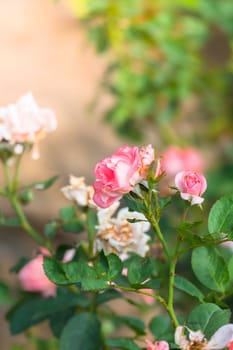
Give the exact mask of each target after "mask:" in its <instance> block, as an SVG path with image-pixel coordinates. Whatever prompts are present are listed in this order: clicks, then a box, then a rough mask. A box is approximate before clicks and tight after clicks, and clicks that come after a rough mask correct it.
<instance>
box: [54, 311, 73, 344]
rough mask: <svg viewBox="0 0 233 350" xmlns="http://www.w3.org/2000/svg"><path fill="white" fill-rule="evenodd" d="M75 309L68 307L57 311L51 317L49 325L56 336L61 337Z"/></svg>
mask: <svg viewBox="0 0 233 350" xmlns="http://www.w3.org/2000/svg"><path fill="white" fill-rule="evenodd" d="M74 314H75V311H74V310H73V309H70V308H69V309H68V308H67V309H66V310H62V311H60V312H56V313H55V314H53V315H52V316H51V317H50V318H49V325H50V328H51V330H52V332H53V334H54V335H55V336H56V337H58V338H59V337H60V336H61V333H62V331H63V329H64V327H65V325H66V324H67V322H68V321H69V319H70V318H71V317H73V316H74Z"/></svg>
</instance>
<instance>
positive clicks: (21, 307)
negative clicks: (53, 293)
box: [7, 294, 88, 334]
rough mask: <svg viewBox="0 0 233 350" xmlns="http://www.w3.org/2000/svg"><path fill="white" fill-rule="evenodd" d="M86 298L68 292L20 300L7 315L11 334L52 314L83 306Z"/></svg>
mask: <svg viewBox="0 0 233 350" xmlns="http://www.w3.org/2000/svg"><path fill="white" fill-rule="evenodd" d="M87 303H88V300H87V299H86V298H85V297H84V296H82V295H75V294H68V295H60V296H57V297H56V298H33V299H29V300H25V301H22V302H21V303H20V304H18V305H16V306H15V307H14V308H13V309H12V310H10V312H9V313H8V315H7V319H8V320H9V322H10V329H11V333H12V334H18V333H21V332H23V331H24V330H25V329H27V328H29V327H31V326H33V325H36V324H38V323H40V322H42V321H44V320H45V319H47V318H49V317H50V316H52V315H53V314H54V313H57V312H61V311H63V310H67V309H68V308H71V307H74V306H81V307H84V306H85V305H87Z"/></svg>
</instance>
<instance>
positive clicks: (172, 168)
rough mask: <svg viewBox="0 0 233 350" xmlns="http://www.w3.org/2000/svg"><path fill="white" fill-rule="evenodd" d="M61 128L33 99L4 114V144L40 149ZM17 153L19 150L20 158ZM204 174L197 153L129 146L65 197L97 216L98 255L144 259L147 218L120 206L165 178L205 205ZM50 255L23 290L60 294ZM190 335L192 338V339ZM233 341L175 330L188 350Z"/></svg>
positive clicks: (228, 334) (75, 181) (33, 264)
mask: <svg viewBox="0 0 233 350" xmlns="http://www.w3.org/2000/svg"><path fill="white" fill-rule="evenodd" d="M56 125H57V124H56V117H55V115H54V113H53V112H52V111H50V110H48V109H40V108H39V107H38V106H37V104H36V102H35V101H34V99H33V97H32V95H31V94H28V95H26V96H24V97H22V98H21V99H19V101H18V102H17V103H16V104H15V105H10V106H8V107H6V108H1V109H0V142H2V143H9V144H10V145H13V146H14V147H15V146H22V145H23V144H24V143H25V142H26V143H29V144H32V145H36V144H37V143H38V141H39V140H40V139H41V138H43V137H44V136H45V134H46V133H47V132H50V131H53V130H54V129H55V128H56ZM18 149H19V147H18ZM17 152H18V151H17V148H16V149H15V153H17ZM34 156H35V155H34ZM37 156H38V154H37ZM202 168H203V162H202V158H201V157H200V156H199V154H198V152H197V151H196V150H195V149H192V148H188V149H180V148H178V147H174V146H172V147H170V148H169V149H168V150H167V151H166V152H164V154H163V155H161V156H157V155H156V153H155V150H154V148H153V147H152V146H151V145H148V146H146V147H137V146H128V145H125V146H123V147H120V148H119V149H118V150H117V151H116V152H115V153H113V154H112V155H111V156H110V157H107V158H105V159H103V160H102V161H100V162H99V163H98V164H97V165H96V167H95V176H96V180H95V182H94V184H93V186H87V185H86V184H85V179H84V178H83V177H75V176H71V177H70V184H69V185H68V186H65V187H63V188H62V192H63V194H64V195H65V197H66V198H67V199H69V200H71V201H74V202H75V203H76V204H77V205H78V206H83V207H89V208H92V209H95V210H96V211H97V218H98V224H97V226H96V238H95V244H94V249H95V251H101V250H104V251H105V253H106V254H108V253H111V252H114V253H116V254H117V255H118V256H119V257H120V258H121V259H122V260H124V259H126V258H127V257H128V255H129V253H131V252H134V253H137V254H138V255H140V256H142V257H144V256H145V255H146V253H147V252H148V250H149V246H148V242H149V240H150V238H149V235H147V234H146V232H147V231H148V230H149V228H150V224H149V223H148V221H147V220H146V219H145V217H144V215H143V214H141V213H138V212H132V211H129V210H128V208H121V209H120V210H118V209H119V206H120V203H119V200H120V199H121V198H122V197H123V196H124V195H126V194H128V193H130V192H135V193H137V194H138V193H139V192H138V185H139V184H140V183H143V185H144V186H147V184H148V181H149V180H150V179H152V180H153V181H155V182H156V181H158V182H159V180H160V179H161V178H162V177H163V175H167V176H168V178H169V177H170V179H171V178H172V177H174V179H173V185H175V187H176V190H177V191H178V192H179V193H180V195H181V198H182V199H184V200H186V201H189V202H190V204H191V205H195V204H197V205H200V204H201V203H202V202H203V200H204V199H203V197H202V195H203V193H204V192H205V190H206V187H207V183H206V179H205V177H204V175H203V174H202V173H201V172H200V170H201V169H202ZM164 177H165V176H164ZM139 194H140V193H139ZM117 210H118V212H117V214H116V215H115V216H114V214H115V213H116V211H117ZM129 219H131V220H129ZM132 219H133V220H132ZM74 252H75V250H72V249H71V250H69V251H67V252H66V254H65V256H64V257H63V262H64V263H65V262H67V261H70V260H72V257H73V254H74ZM48 254H49V253H48V251H47V250H45V249H44V248H41V249H40V253H39V254H37V256H36V257H35V258H34V259H32V260H31V261H30V262H29V263H27V264H26V265H25V266H24V267H23V268H22V269H21V270H20V272H19V279H20V282H21V285H22V287H23V289H25V290H27V291H32V292H40V293H42V295H43V296H44V297H48V296H54V295H55V294H56V286H55V285H54V284H53V283H52V282H51V281H50V280H49V279H48V278H47V277H46V275H45V273H44V270H43V256H44V255H48ZM185 333H188V337H187V336H186V335H185ZM232 339H233V325H232V324H228V325H225V326H223V327H221V328H220V329H219V330H218V331H217V332H216V333H215V334H214V335H213V336H212V338H211V339H210V340H209V341H207V340H206V339H205V336H204V334H202V333H201V332H200V331H197V332H194V331H192V330H189V329H187V328H186V327H184V326H179V327H177V328H176V330H175V343H176V344H177V345H178V346H179V347H180V349H182V350H189V349H194V348H195V349H203V350H210V349H212V350H214V349H216V350H217V349H223V348H225V347H228V348H229V349H230V350H231V349H232V347H233V346H232ZM168 349H169V345H168V343H167V342H166V341H160V342H155V343H153V342H151V341H150V340H147V350H168Z"/></svg>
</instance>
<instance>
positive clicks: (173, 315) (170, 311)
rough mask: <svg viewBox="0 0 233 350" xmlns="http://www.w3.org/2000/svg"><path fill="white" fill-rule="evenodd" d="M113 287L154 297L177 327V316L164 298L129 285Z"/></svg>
mask: <svg viewBox="0 0 233 350" xmlns="http://www.w3.org/2000/svg"><path fill="white" fill-rule="evenodd" d="M113 288H118V289H121V290H124V291H126V292H134V293H137V294H141V295H146V296H148V297H152V298H154V299H155V300H157V301H158V302H160V304H162V305H163V306H164V308H165V309H166V311H167V313H168V314H169V316H170V317H171V320H172V322H173V324H174V326H175V327H177V326H178V325H179V322H178V321H177V318H176V315H175V313H174V310H173V308H171V307H169V305H168V303H167V302H166V300H165V299H164V298H162V297H161V296H160V295H157V294H154V293H149V292H144V291H143V290H142V289H134V288H131V287H124V286H119V285H114V286H113Z"/></svg>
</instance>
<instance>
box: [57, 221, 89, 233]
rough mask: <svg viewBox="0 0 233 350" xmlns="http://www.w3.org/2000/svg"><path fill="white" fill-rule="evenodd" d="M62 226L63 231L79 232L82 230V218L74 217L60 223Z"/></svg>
mask: <svg viewBox="0 0 233 350" xmlns="http://www.w3.org/2000/svg"><path fill="white" fill-rule="evenodd" d="M62 228H63V230H64V231H65V232H72V233H81V232H83V230H84V224H83V222H82V220H80V219H78V218H74V219H72V220H70V221H67V222H65V223H64V224H63V225H62Z"/></svg>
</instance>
